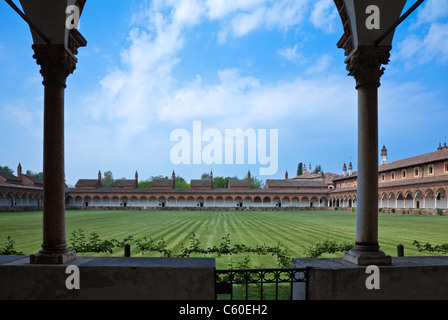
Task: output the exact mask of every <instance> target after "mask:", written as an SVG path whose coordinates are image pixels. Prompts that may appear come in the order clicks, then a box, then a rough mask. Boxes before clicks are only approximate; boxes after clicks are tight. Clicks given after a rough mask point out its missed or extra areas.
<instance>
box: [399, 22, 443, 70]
mask: <svg viewBox="0 0 448 320" xmlns="http://www.w3.org/2000/svg"><path fill="white" fill-rule="evenodd" d="M398 56H399V57H401V58H402V59H403V60H404V61H405V64H406V65H407V66H408V67H412V66H415V65H421V64H425V63H428V62H430V61H432V60H435V61H437V62H438V63H441V64H446V63H447V62H448V23H445V24H443V23H433V24H432V25H431V26H430V28H429V30H428V32H427V33H426V34H424V35H416V34H411V35H409V36H408V37H407V38H406V39H405V40H403V41H402V42H400V43H398Z"/></svg>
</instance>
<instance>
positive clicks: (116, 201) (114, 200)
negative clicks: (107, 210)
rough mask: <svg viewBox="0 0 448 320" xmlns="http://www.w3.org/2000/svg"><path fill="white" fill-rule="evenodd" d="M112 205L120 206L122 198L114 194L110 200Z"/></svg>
mask: <svg viewBox="0 0 448 320" xmlns="http://www.w3.org/2000/svg"><path fill="white" fill-rule="evenodd" d="M110 205H111V206H112V207H119V206H120V199H119V198H118V197H117V196H113V197H112V199H111V200H110Z"/></svg>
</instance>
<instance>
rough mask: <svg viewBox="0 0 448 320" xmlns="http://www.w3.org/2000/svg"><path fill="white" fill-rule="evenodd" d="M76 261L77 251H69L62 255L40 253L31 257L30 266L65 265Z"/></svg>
mask: <svg viewBox="0 0 448 320" xmlns="http://www.w3.org/2000/svg"><path fill="white" fill-rule="evenodd" d="M73 260H76V251H70V250H67V251H65V252H62V253H43V252H38V253H36V254H33V255H31V256H30V264H65V263H68V262H70V261H73Z"/></svg>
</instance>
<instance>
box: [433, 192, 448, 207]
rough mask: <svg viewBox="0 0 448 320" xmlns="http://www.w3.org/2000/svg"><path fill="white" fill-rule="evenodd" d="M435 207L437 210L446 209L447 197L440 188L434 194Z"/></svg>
mask: <svg viewBox="0 0 448 320" xmlns="http://www.w3.org/2000/svg"><path fill="white" fill-rule="evenodd" d="M436 207H437V208H439V209H446V208H448V203H447V195H446V190H445V189H444V188H440V189H438V190H437V192H436Z"/></svg>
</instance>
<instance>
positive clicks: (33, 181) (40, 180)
mask: <svg viewBox="0 0 448 320" xmlns="http://www.w3.org/2000/svg"><path fill="white" fill-rule="evenodd" d="M22 176H24V177H26V178H27V179H28V180H30V181H31V182H32V183H34V184H43V183H44V182H43V180H42V179H39V178H36V177H35V176H30V175H26V174H23V173H22Z"/></svg>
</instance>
